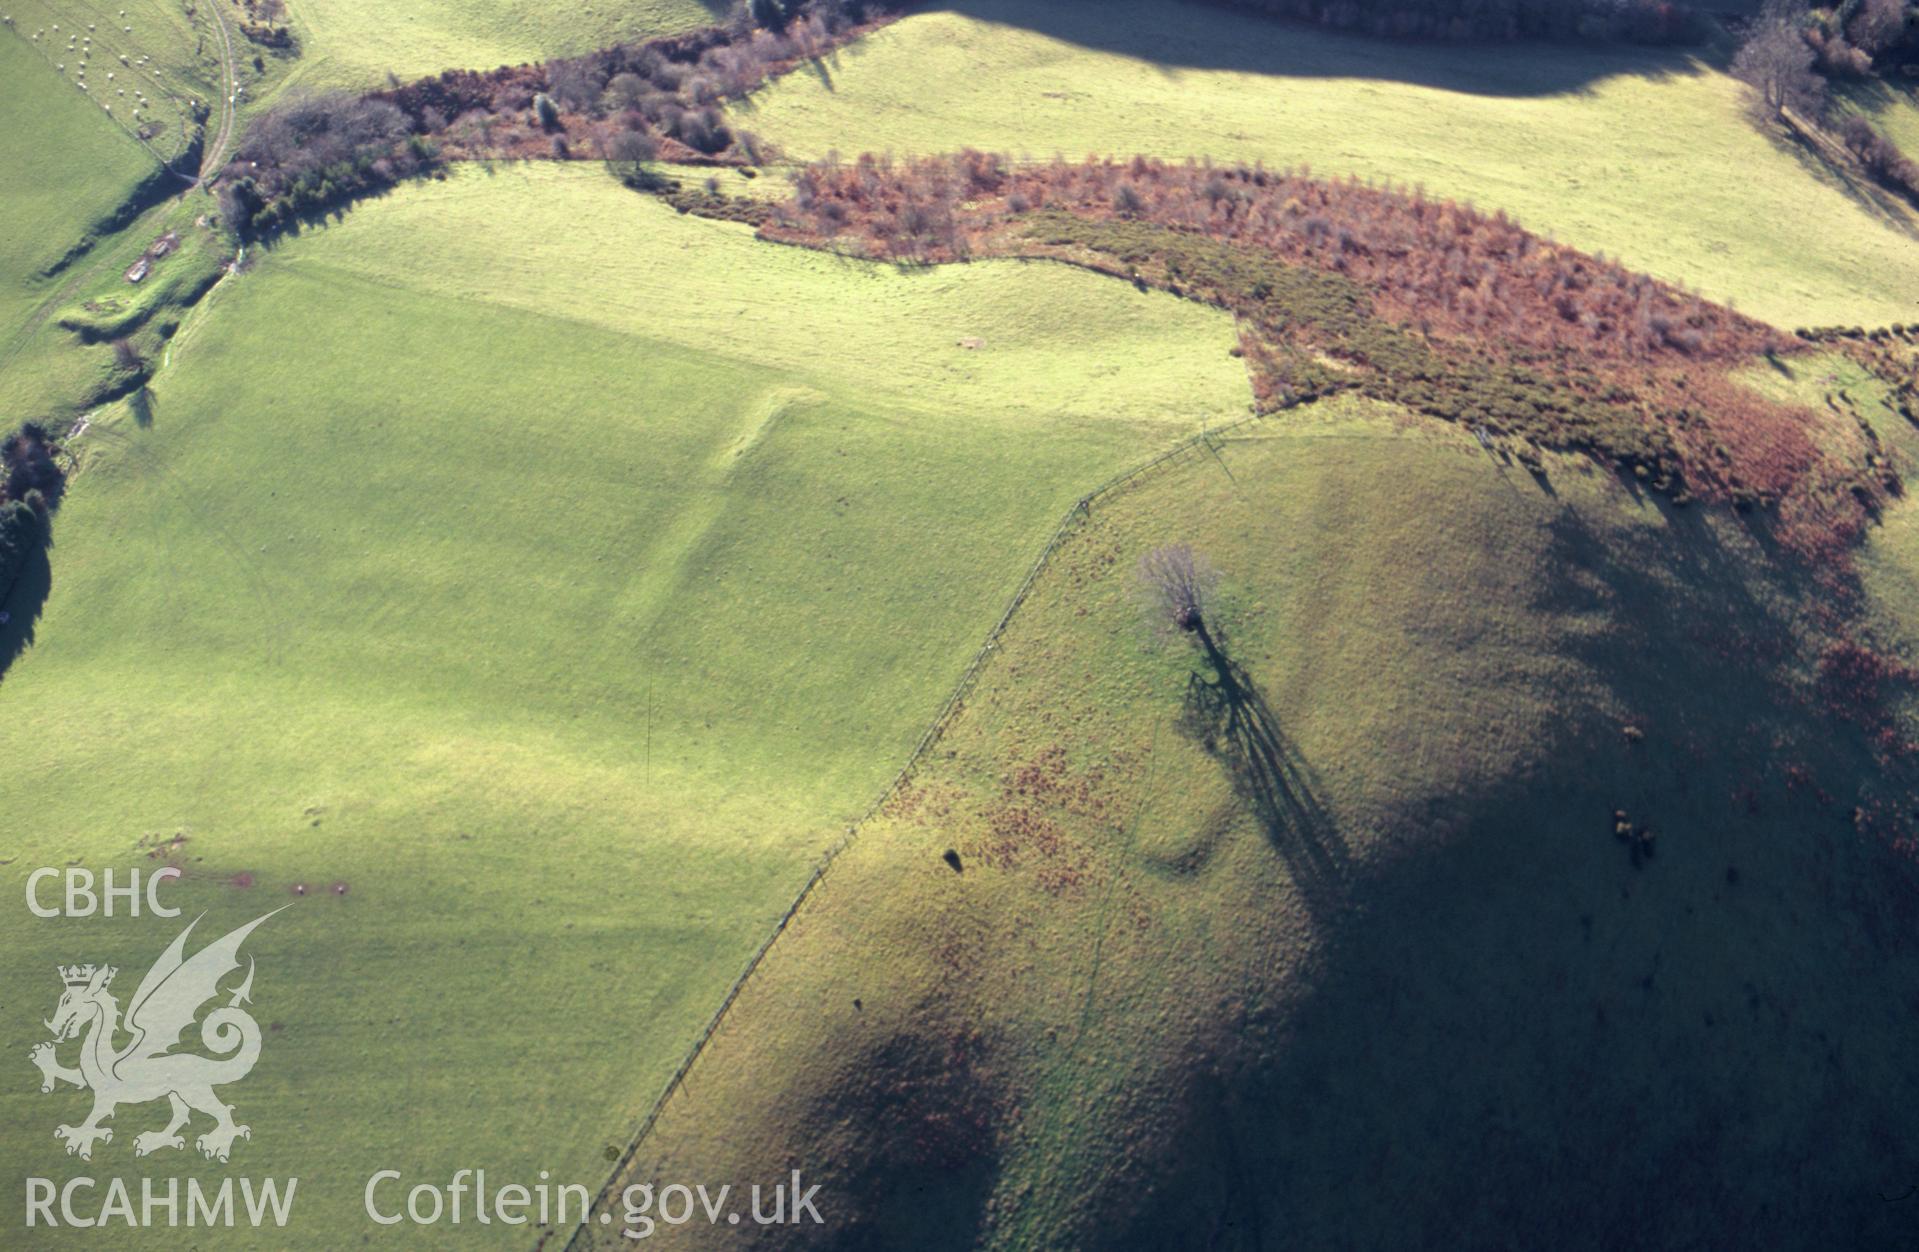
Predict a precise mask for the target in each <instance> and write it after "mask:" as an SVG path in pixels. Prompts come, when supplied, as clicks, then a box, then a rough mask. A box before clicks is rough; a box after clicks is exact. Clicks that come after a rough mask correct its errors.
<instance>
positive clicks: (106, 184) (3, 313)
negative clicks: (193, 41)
mask: <svg viewBox="0 0 1919 1252" xmlns="http://www.w3.org/2000/svg"><path fill="white" fill-rule="evenodd" d="M0 75H4V76H5V78H6V81H7V83H8V84H9V87H10V89H9V90H8V91H7V92H6V93H4V95H0V163H4V164H5V166H6V168H7V171H8V185H7V194H6V196H5V198H4V199H0V227H3V228H0V338H4V337H5V336H10V335H12V334H14V333H17V332H18V330H19V328H20V326H21V325H22V323H23V322H24V321H25V319H26V318H27V317H28V316H29V314H30V312H31V310H32V309H33V307H34V306H35V305H37V304H38V303H39V302H40V300H41V299H42V298H43V295H42V293H43V292H44V291H45V290H46V287H47V284H46V281H45V279H44V278H43V274H44V272H45V271H46V270H47V269H49V268H51V267H53V266H56V265H57V264H58V263H59V262H60V260H61V259H62V258H63V257H64V256H65V255H66V254H67V252H68V250H69V249H71V248H72V247H73V246H74V245H75V244H77V243H79V242H80V241H81V240H82V239H83V238H85V237H86V236H87V235H88V233H89V232H90V231H91V230H92V229H93V227H94V224H95V223H96V222H97V221H99V220H100V219H102V218H106V217H109V216H110V215H111V214H112V213H113V212H114V210H116V209H117V208H118V207H119V206H120V203H121V202H122V201H123V200H125V199H126V197H127V196H128V194H129V193H131V192H132V191H133V189H134V187H135V186H137V185H138V184H139V183H140V182H141V181H142V180H143V179H145V178H146V177H148V176H149V175H150V174H152V173H153V169H154V163H153V159H152V158H151V157H149V156H148V155H147V154H146V153H145V152H143V151H142V150H141V149H140V147H139V145H138V144H136V143H134V142H133V140H132V139H131V138H130V137H128V136H127V135H126V133H125V132H124V131H121V130H119V129H118V128H116V127H114V126H112V125H110V124H108V123H107V122H106V121H105V119H104V118H102V117H101V115H100V113H99V111H98V110H96V109H93V108H89V107H88V105H87V102H86V101H85V100H83V99H81V98H79V94H78V93H77V92H72V91H69V90H64V89H62V87H61V85H60V83H59V81H58V79H57V77H56V76H55V74H54V73H53V70H52V69H51V67H49V66H47V65H45V64H44V63H43V62H42V60H41V58H40V57H39V56H38V55H37V54H36V53H35V52H34V51H33V50H32V49H31V48H30V47H28V46H27V45H26V43H25V41H24V40H22V39H20V38H18V37H17V36H15V35H14V34H12V33H10V32H8V31H6V30H0Z"/></svg>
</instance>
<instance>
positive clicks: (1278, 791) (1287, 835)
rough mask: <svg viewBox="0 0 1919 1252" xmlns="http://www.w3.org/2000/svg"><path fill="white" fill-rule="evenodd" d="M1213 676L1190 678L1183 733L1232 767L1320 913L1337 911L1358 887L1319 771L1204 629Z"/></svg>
mask: <svg viewBox="0 0 1919 1252" xmlns="http://www.w3.org/2000/svg"><path fill="white" fill-rule="evenodd" d="M1198 642H1199V646H1200V648H1201V651H1202V652H1203V653H1204V655H1205V658H1206V661H1207V664H1208V665H1209V666H1210V667H1211V669H1212V677H1210V678H1208V677H1206V676H1205V675H1203V674H1201V673H1199V672H1198V671H1194V673H1193V674H1192V675H1191V676H1190V677H1189V678H1188V679H1187V683H1186V698H1185V701H1184V703H1183V705H1182V707H1181V711H1180V731H1181V733H1183V734H1185V735H1187V736H1188V737H1189V738H1191V739H1193V740H1195V741H1197V742H1198V743H1199V744H1200V746H1201V747H1203V748H1204V749H1205V750H1206V751H1207V752H1208V753H1209V754H1210V755H1212V756H1213V757H1214V758H1216V759H1217V760H1218V761H1219V762H1220V764H1221V765H1222V766H1223V767H1224V768H1225V769H1226V771H1227V773H1228V775H1229V776H1230V777H1231V779H1232V781H1233V789H1234V791H1235V792H1236V793H1238V795H1239V796H1240V797H1241V798H1242V799H1243V800H1244V801H1245V802H1246V803H1247V804H1248V805H1250V806H1251V808H1252V810H1253V812H1254V814H1255V815H1256V816H1257V817H1258V819H1259V824H1260V827H1261V829H1262V830H1263V831H1264V832H1265V834H1266V837H1267V839H1268V840H1269V841H1270V842H1271V843H1272V845H1273V848H1274V850H1275V851H1277V852H1278V853H1279V855H1280V858H1281V859H1282V860H1284V861H1285V863H1286V868H1287V871H1288V872H1289V873H1290V874H1291V876H1292V879H1293V882H1294V884H1295V885H1296V886H1297V887H1298V888H1299V893H1300V895H1301V897H1303V898H1304V899H1305V901H1306V905H1307V907H1308V908H1309V909H1311V910H1312V911H1313V913H1314V914H1315V915H1324V914H1326V913H1328V912H1330V911H1332V910H1334V909H1337V908H1338V907H1339V906H1340V905H1341V904H1342V903H1343V902H1344V900H1345V899H1346V897H1347V895H1348V894H1349V892H1350V890H1351V886H1352V876H1353V872H1352V857H1351V853H1350V851H1349V850H1348V848H1347V847H1346V844H1345V841H1344V840H1343V839H1342V838H1341V837H1340V834H1339V829H1338V827H1337V826H1336V825H1335V824H1334V822H1333V819H1332V817H1331V815H1330V814H1328V813H1327V811H1326V808H1325V806H1324V805H1323V804H1321V803H1320V800H1319V795H1318V790H1317V786H1316V784H1315V780H1314V777H1313V772H1312V767H1311V766H1310V765H1308V764H1307V762H1306V759H1305V758H1304V757H1303V756H1301V755H1300V752H1299V748H1298V747H1297V746H1296V745H1295V744H1294V743H1293V741H1292V740H1291V739H1290V738H1288V737H1287V735H1286V732H1285V731H1284V730H1283V729H1282V728H1281V726H1280V724H1279V719H1278V718H1277V717H1276V716H1274V714H1273V710H1272V707H1271V706H1270V705H1269V704H1267V702H1266V697H1265V695H1264V694H1263V693H1262V692H1261V691H1260V689H1259V686H1258V684H1256V683H1255V682H1254V681H1253V677H1252V675H1251V674H1250V673H1248V672H1247V670H1246V668H1245V667H1244V666H1243V665H1241V664H1240V663H1239V662H1237V661H1235V660H1234V659H1233V658H1232V657H1231V656H1229V655H1228V654H1227V652H1226V649H1225V646H1224V645H1223V644H1222V643H1220V642H1219V641H1218V640H1217V639H1216V638H1215V637H1214V634H1213V633H1209V632H1207V631H1205V630H1201V631H1200V632H1199V635H1198Z"/></svg>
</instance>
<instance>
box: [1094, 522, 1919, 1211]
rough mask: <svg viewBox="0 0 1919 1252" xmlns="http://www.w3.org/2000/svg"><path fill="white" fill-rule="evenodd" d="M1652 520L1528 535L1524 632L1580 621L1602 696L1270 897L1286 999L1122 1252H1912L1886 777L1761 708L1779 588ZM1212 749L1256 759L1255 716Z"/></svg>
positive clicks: (1897, 811)
mask: <svg viewBox="0 0 1919 1252" xmlns="http://www.w3.org/2000/svg"><path fill="white" fill-rule="evenodd" d="M1668 520H1669V521H1670V522H1671V525H1670V526H1669V527H1668V528H1666V530H1665V531H1664V533H1663V534H1661V535H1659V536H1658V537H1657V538H1650V539H1646V540H1644V543H1645V544H1647V545H1649V546H1651V547H1653V548H1655V549H1656V551H1650V552H1647V551H1640V552H1637V553H1634V552H1626V551H1621V550H1619V548H1618V547H1617V546H1616V545H1617V539H1616V538H1615V537H1608V536H1604V535H1601V534H1599V533H1596V532H1594V531H1593V530H1591V529H1589V528H1588V527H1587V525H1586V524H1585V523H1584V522H1583V521H1582V520H1581V519H1580V518H1579V516H1578V515H1577V514H1576V513H1575V512H1573V511H1571V510H1568V511H1567V512H1566V513H1564V514H1563V515H1561V516H1560V517H1559V518H1558V519H1557V520H1555V521H1554V522H1553V523H1551V542H1552V551H1553V558H1554V559H1553V561H1552V563H1551V568H1553V569H1554V570H1555V571H1556V572H1555V576H1554V577H1553V578H1552V580H1551V581H1550V583H1549V584H1548V585H1546V586H1543V587H1542V588H1540V590H1539V591H1538V594H1537V601H1538V608H1539V609H1540V610H1541V611H1542V612H1543V613H1545V614H1547V615H1550V616H1552V617H1554V618H1556V619H1559V620H1569V619H1570V620H1586V621H1596V620H1601V619H1603V620H1605V621H1606V622H1607V623H1608V625H1607V627H1606V628H1605V629H1604V630H1598V631H1594V632H1592V633H1591V634H1590V635H1587V636H1585V637H1583V638H1580V639H1576V640H1573V641H1570V642H1569V646H1570V647H1571V649H1572V651H1574V652H1575V653H1577V654H1579V655H1581V656H1582V657H1583V659H1584V660H1585V661H1586V662H1587V663H1588V664H1589V665H1590V667H1591V670H1592V672H1594V673H1595V674H1596V675H1598V676H1599V677H1600V678H1601V680H1602V682H1603V683H1604V686H1605V690H1604V691H1603V699H1602V700H1601V701H1600V702H1599V703H1597V704H1594V703H1588V702H1587V701H1586V700H1584V699H1582V698H1580V697H1576V696H1573V697H1570V698H1569V699H1568V703H1567V707H1566V709H1565V720H1564V724H1563V725H1562V727H1561V728H1560V729H1559V730H1558V731H1557V732H1556V733H1555V735H1554V737H1553V741H1552V742H1551V743H1550V744H1547V745H1542V750H1541V751H1540V753H1539V755H1538V757H1537V759H1536V761H1535V763H1534V765H1533V766H1532V767H1531V768H1529V769H1525V770H1521V771H1519V772H1517V773H1515V775H1513V776H1512V777H1509V778H1508V779H1507V780H1506V781H1505V782H1504V783H1502V784H1500V785H1499V786H1497V787H1495V788H1493V789H1492V790H1491V791H1489V792H1487V793H1483V794H1457V795H1433V796H1429V797H1426V798H1425V799H1424V801H1423V807H1421V808H1420V809H1419V811H1416V812H1413V811H1409V812H1404V813H1402V814H1400V815H1399V816H1398V818H1396V819H1395V820H1394V825H1395V826H1403V827H1404V829H1405V832H1406V833H1407V837H1406V838H1403V839H1395V840H1393V841H1392V842H1393V846H1396V847H1399V848H1401V849H1403V851H1402V852H1401V853H1399V854H1398V855H1389V856H1387V857H1385V858H1383V859H1381V860H1380V861H1378V862H1377V863H1370V862H1369V863H1368V864H1367V865H1366V867H1365V869H1364V870H1363V871H1361V872H1358V873H1349V874H1347V875H1346V876H1345V878H1344V879H1343V881H1342V884H1341V885H1342V889H1343V897H1342V899H1341V900H1340V901H1337V902H1334V903H1338V904H1339V905H1340V906H1341V907H1338V908H1336V909H1335V908H1326V907H1319V906H1320V905H1321V904H1325V903H1328V902H1327V901H1325V900H1320V901H1314V899H1313V894H1312V888H1313V886H1314V883H1313V882H1312V881H1311V880H1310V879H1309V880H1307V881H1302V882H1300V884H1299V885H1300V887H1301V889H1302V891H1303V892H1304V893H1305V894H1306V896H1307V899H1308V902H1309V904H1313V905H1314V907H1313V916H1314V924H1315V926H1316V928H1318V929H1319V930H1320V933H1321V935H1322V937H1323V938H1324V941H1325V945H1326V946H1325V949H1324V956H1323V960H1322V961H1321V962H1320V964H1319V968H1318V971H1317V973H1316V974H1315V976H1314V977H1313V979H1312V989H1311V991H1310V992H1309V993H1308V995H1307V996H1306V997H1305V999H1304V1000H1303V1001H1301V1002H1300V1003H1299V1005H1298V1007H1297V1008H1292V1009H1285V1010H1279V1009H1267V1010H1262V1011H1260V1012H1258V1013H1255V1014H1253V1015H1252V1016H1251V1017H1250V1018H1249V1020H1248V1021H1247V1022H1245V1023H1244V1024H1243V1025H1241V1026H1240V1027H1239V1028H1237V1029H1236V1030H1235V1031H1234V1032H1233V1037H1232V1040H1231V1042H1230V1043H1229V1044H1227V1045H1226V1047H1225V1050H1224V1051H1225V1054H1224V1056H1222V1058H1221V1060H1220V1062H1219V1075H1220V1080H1219V1081H1217V1082H1208V1083H1204V1084H1199V1085H1198V1086H1197V1087H1196V1088H1195V1089H1194V1090H1193V1091H1192V1092H1191V1094H1190V1098H1189V1099H1188V1100H1187V1101H1186V1102H1185V1107H1184V1109H1183V1110H1182V1117H1183V1120H1184V1122H1185V1129H1184V1131H1183V1132H1182V1134H1181V1140H1182V1142H1181V1148H1182V1151H1181V1153H1180V1155H1181V1157H1182V1158H1183V1159H1185V1160H1187V1161H1189V1162H1190V1165H1189V1166H1188V1169H1189V1170H1190V1176H1188V1175H1187V1174H1182V1175H1181V1176H1179V1177H1176V1178H1172V1179H1169V1180H1168V1181H1167V1183H1166V1185H1165V1188H1164V1193H1163V1195H1161V1196H1155V1197H1153V1198H1152V1200H1149V1201H1148V1202H1145V1203H1137V1204H1133V1205H1130V1206H1128V1207H1130V1208H1131V1210H1132V1211H1133V1212H1134V1213H1135V1214H1137V1215H1138V1216H1137V1224H1136V1225H1134V1226H1133V1227H1131V1228H1130V1229H1127V1230H1125V1231H1116V1232H1113V1233H1114V1235H1115V1238H1116V1240H1117V1241H1118V1242H1124V1243H1128V1244H1137V1245H1138V1246H1147V1245H1149V1244H1151V1243H1153V1242H1155V1241H1159V1240H1164V1239H1172V1238H1176V1235H1177V1232H1178V1231H1180V1230H1193V1229H1201V1230H1211V1231H1212V1232H1213V1233H1214V1239H1213V1246H1243V1247H1256V1246H1273V1245H1275V1244H1284V1245H1286V1246H1301V1247H1315V1246H1356V1247H1371V1246H1397V1247H1407V1248H1443V1247H1447V1248H1449V1247H1492V1246H1509V1247H1559V1248H1595V1249H1596V1248H1605V1247H1628V1246H1630V1247H1644V1248H1668V1247H1670V1248H1677V1247H1705V1246H1741V1247H1753V1248H1760V1247H1816V1246H1833V1247H1838V1246H1845V1247H1858V1248H1877V1247H1899V1246H1905V1247H1910V1246H1912V1243H1911V1241H1912V1238H1913V1235H1914V1232H1915V1230H1919V1210H1915V1209H1914V1208H1913V1205H1912V1202H1911V1201H1908V1202H1907V1203H1906V1204H1905V1205H1903V1206H1902V1205H1900V1204H1899V1203H1897V1202H1896V1201H1897V1200H1898V1198H1899V1197H1900V1196H1901V1194H1902V1193H1905V1192H1907V1191H1908V1190H1909V1189H1910V1188H1911V1187H1912V1186H1913V1185H1914V1184H1915V1183H1919V1032H1915V1031H1914V1029H1913V1027H1912V1021H1913V1014H1914V1012H1915V1011H1919V929H1915V924H1916V923H1919V865H1915V863H1914V861H1913V860H1912V858H1911V857H1910V855H1909V854H1904V853H1900V852H1898V851H1896V850H1895V847H1894V844H1895V841H1896V840H1897V839H1898V838H1899V837H1900V836H1901V835H1905V836H1908V837H1909V836H1910V834H1911V828H1912V821H1913V819H1914V817H1915V816H1919V815H1915V814H1914V813H1913V803H1914V791H1913V786H1912V784H1913V779H1912V778H1910V777H1892V776H1889V775H1888V774H1886V773H1885V772H1884V768H1883V766H1882V765H1881V763H1880V761H1879V760H1878V758H1876V757H1875V755H1874V754H1873V753H1872V752H1871V751H1870V750H1869V747H1868V743H1867V734H1866V732H1865V730H1864V729H1863V728H1862V727H1861V726H1860V725H1858V724H1855V722H1854V721H1853V719H1852V717H1851V716H1850V715H1849V714H1848V713H1847V712H1846V711H1843V710H1838V711H1836V710H1834V709H1831V708H1828V707H1820V706H1818V705H1817V704H1815V702H1813V701H1812V700H1810V699H1808V697H1807V695H1806V689H1805V688H1804V687H1803V686H1802V685H1800V684H1799V683H1797V682H1794V681H1790V680H1789V678H1788V677H1787V676H1788V675H1790V674H1791V673H1793V672H1794V671H1795V670H1796V669H1798V668H1799V667H1801V666H1802V665H1803V664H1804V663H1805V660H1806V658H1804V657H1803V656H1799V655H1797V652H1796V648H1797V645H1796V644H1795V643H1794V642H1793V641H1794V638H1795V635H1794V632H1793V630H1792V629H1791V623H1790V621H1789V620H1788V618H1789V615H1791V614H1793V613H1795V612H1796V611H1798V610H1797V608H1795V607H1794V606H1798V607H1800V608H1803V606H1804V605H1805V604H1806V603H1807V602H1808V597H1809V596H1811V595H1812V594H1814V593H1813V591H1812V589H1811V588H1810V587H1809V586H1808V585H1806V583H1805V581H1803V580H1801V579H1800V578H1799V577H1797V576H1796V575H1795V574H1793V573H1791V572H1790V571H1788V570H1787V569H1786V567H1785V566H1784V565H1783V564H1782V563H1780V562H1779V561H1777V560H1763V561H1755V560H1753V557H1752V552H1751V550H1750V549H1747V548H1744V545H1743V544H1742V545H1740V546H1739V548H1738V549H1735V548H1733V547H1729V546H1728V544H1726V543H1724V542H1722V541H1721V540H1720V538H1719V537H1718V536H1717V535H1716V534H1715V532H1714V530H1713V528H1712V527H1710V526H1708V525H1706V524H1705V523H1704V520H1703V519H1702V518H1700V517H1698V516H1696V515H1694V514H1690V513H1687V512H1685V511H1675V512H1674V513H1673V514H1671V515H1669V518H1668ZM1649 570H1656V571H1660V573H1659V574H1658V575H1654V574H1652V573H1649V572H1648V571H1649ZM1201 681H1203V680H1201ZM1250 682H1251V680H1250V679H1241V678H1239V677H1236V676H1235V677H1232V678H1231V679H1230V681H1229V682H1227V683H1226V684H1225V688H1224V690H1223V691H1221V692H1215V693H1212V694H1208V695H1203V696H1202V697H1201V698H1200V703H1201V705H1202V706H1203V707H1211V708H1221V707H1228V708H1229V711H1230V705H1231V704H1233V703H1234V699H1233V698H1231V697H1233V696H1234V693H1235V692H1238V691H1245V690H1247V689H1248V687H1249V684H1250ZM1622 715H1623V716H1625V717H1628V718H1630V719H1631V722H1632V724H1634V725H1636V726H1638V727H1641V728H1643V735H1644V737H1643V741H1641V740H1639V739H1635V738H1632V737H1629V736H1623V735H1622V733H1621V730H1622V725H1621V721H1620V718H1621V716H1622ZM1237 716H1238V717H1239V718H1240V719H1241V720H1242V721H1246V722H1247V723H1248V730H1247V731H1246V732H1245V736H1250V739H1251V742H1252V743H1253V744H1254V745H1255V746H1256V745H1257V744H1258V742H1259V741H1260V739H1261V738H1262V736H1263V735H1264V733H1265V732H1263V731H1261V730H1260V729H1259V727H1260V726H1262V725H1264V724H1265V722H1266V720H1267V715H1266V714H1256V713H1251V712H1242V713H1239V714H1237ZM1245 736H1243V737H1245ZM1905 772H1906V773H1907V774H1910V771H1905ZM1252 798H1253V807H1254V808H1255V809H1258V808H1260V807H1261V805H1260V804H1259V802H1258V799H1257V796H1256V795H1255V796H1254V797H1252ZM1855 804H1858V805H1863V806H1865V808H1866V811H1867V813H1868V814H1869V816H1868V817H1867V818H1865V819H1862V818H1861V817H1860V816H1859V813H1858V811H1856V810H1855V809H1854V805H1855ZM1615 810H1624V811H1625V812H1626V813H1628V815H1629V816H1630V818H1631V819H1632V820H1633V821H1634V822H1648V823H1650V825H1651V827H1652V829H1653V830H1654V831H1655V832H1656V834H1657V843H1656V852H1655V853H1654V854H1652V855H1648V856H1645V857H1640V856H1636V855H1631V854H1630V853H1632V852H1635V851H1637V849H1632V848H1629V847H1628V846H1627V845H1626V844H1625V843H1624V842H1622V841H1621V840H1620V839H1618V838H1617V837H1616V836H1615V832H1614V830H1613V813H1614V811H1615ZM1331 838H1332V839H1333V840H1334V841H1335V842H1336V840H1337V838H1338V836H1337V834H1334V835H1333V836H1331ZM1280 850H1281V851H1282V853H1283V852H1284V851H1285V849H1284V847H1281V849H1280ZM1287 862H1288V867H1289V872H1290V873H1292V874H1294V875H1295V876H1297V874H1298V869H1297V865H1296V861H1295V858H1294V857H1292V856H1288V857H1287ZM1249 994H1250V995H1251V996H1252V998H1254V999H1255V1000H1257V999H1258V997H1259V994H1260V993H1259V992H1258V991H1255V990H1252V989H1249ZM1222 1145H1225V1146H1222ZM1220 1177H1229V1178H1231V1179H1232V1180H1233V1181H1232V1183H1231V1185H1230V1186H1229V1187H1228V1188H1227V1189H1226V1190H1227V1192H1228V1194H1224V1195H1222V1194H1221V1193H1220V1188H1219V1187H1218V1186H1217V1185H1215V1186H1213V1187H1212V1188H1211V1189H1210V1190H1211V1195H1210V1196H1209V1197H1208V1198H1207V1199H1205V1200H1197V1199H1183V1198H1182V1194H1181V1193H1185V1194H1187V1195H1197V1194H1199V1193H1200V1189H1201V1180H1202V1179H1205V1178H1212V1179H1218V1178H1220ZM1249 1192H1250V1193H1249ZM1153 1200H1163V1201H1164V1202H1163V1203H1155V1202H1153ZM1276 1231H1284V1232H1286V1234H1285V1236H1283V1237H1282V1238H1277V1239H1275V1237H1274V1235H1273V1232H1276Z"/></svg>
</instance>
